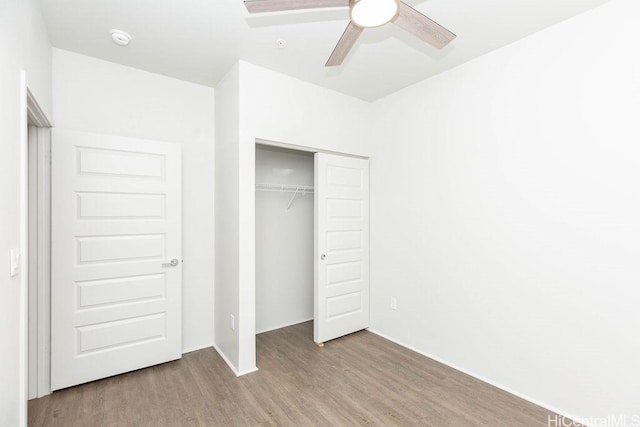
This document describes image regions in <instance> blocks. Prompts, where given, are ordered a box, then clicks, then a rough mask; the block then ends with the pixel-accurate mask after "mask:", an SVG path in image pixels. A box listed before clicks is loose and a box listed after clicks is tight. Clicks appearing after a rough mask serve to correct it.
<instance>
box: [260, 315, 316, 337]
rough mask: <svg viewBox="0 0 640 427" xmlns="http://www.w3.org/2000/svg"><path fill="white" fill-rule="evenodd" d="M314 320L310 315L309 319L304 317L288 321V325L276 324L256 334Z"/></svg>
mask: <svg viewBox="0 0 640 427" xmlns="http://www.w3.org/2000/svg"><path fill="white" fill-rule="evenodd" d="M311 320H313V317H310V318H309V319H303V320H296V321H295V322H293V323H287V324H286V325H280V326H275V327H273V328H269V329H265V330H263V331H256V335H258V334H264V333H265V332H271V331H275V330H277V329H282V328H287V327H289V326H293V325H299V324H300V323H305V322H309V321H311Z"/></svg>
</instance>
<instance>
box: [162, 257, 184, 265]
mask: <svg viewBox="0 0 640 427" xmlns="http://www.w3.org/2000/svg"><path fill="white" fill-rule="evenodd" d="M178 264H180V261H178V259H177V258H174V259H172V260H171V261H169V262H166V263H164V264H162V266H163V267H177V266H178Z"/></svg>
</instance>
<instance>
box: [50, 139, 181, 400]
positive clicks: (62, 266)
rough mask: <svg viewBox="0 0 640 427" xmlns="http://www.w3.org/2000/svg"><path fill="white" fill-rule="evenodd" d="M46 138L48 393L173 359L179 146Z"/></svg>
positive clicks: (177, 332) (177, 352) (177, 318)
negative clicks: (49, 142) (48, 184)
mask: <svg viewBox="0 0 640 427" xmlns="http://www.w3.org/2000/svg"><path fill="white" fill-rule="evenodd" d="M52 138H53V139H52V178H51V179H52V205H51V210H52V211H51V221H52V224H51V225H52V227H51V228H52V248H51V249H52V253H51V256H52V266H51V273H52V284H51V286H52V289H51V291H52V294H51V388H52V390H57V389H61V388H65V387H69V386H72V385H76V384H81V383H84V382H88V381H93V380H96V379H99V378H104V377H108V376H111V375H116V374H120V373H123V372H128V371H132V370H135V369H139V368H143V367H147V366H151V365H154V364H158V363H163V362H167V361H170V360H175V359H179V358H180V357H181V350H182V349H181V346H182V338H181V330H182V326H181V316H182V313H181V304H182V302H181V300H182V297H181V286H182V284H181V276H182V271H181V270H182V267H181V256H182V248H181V152H180V146H179V145H176V144H169V143H164V142H154V141H143V140H136V139H131V138H121V137H113V136H106V135H94V134H89V133H81V132H69V131H61V130H55V129H54V131H53V136H52ZM171 259H175V261H174V262H173V263H172V262H171Z"/></svg>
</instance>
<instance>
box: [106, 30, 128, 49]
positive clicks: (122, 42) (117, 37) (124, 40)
mask: <svg viewBox="0 0 640 427" xmlns="http://www.w3.org/2000/svg"><path fill="white" fill-rule="evenodd" d="M111 39H112V40H113V42H114V43H115V44H117V45H118V46H126V45H128V44H129V42H131V36H130V35H129V34H127V33H125V32H124V31H122V30H111Z"/></svg>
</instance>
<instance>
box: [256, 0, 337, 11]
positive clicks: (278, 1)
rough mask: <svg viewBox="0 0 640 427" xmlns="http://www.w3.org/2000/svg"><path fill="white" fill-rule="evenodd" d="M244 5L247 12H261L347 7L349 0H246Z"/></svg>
mask: <svg viewBox="0 0 640 427" xmlns="http://www.w3.org/2000/svg"><path fill="white" fill-rule="evenodd" d="M244 5H245V6H246V7H247V10H248V11H249V13H262V12H281V11H284V10H301V9H319V8H323V7H343V6H344V7H348V6H349V0H247V1H245V2H244Z"/></svg>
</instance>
